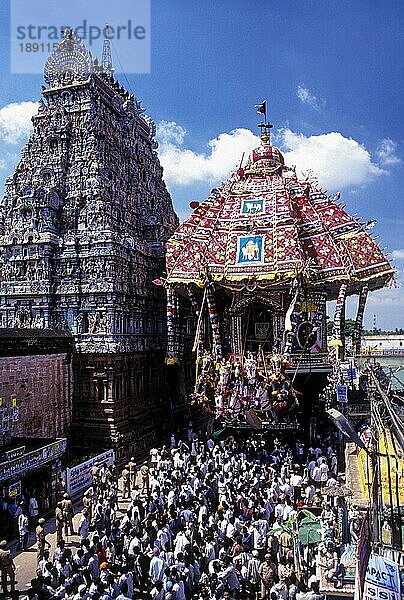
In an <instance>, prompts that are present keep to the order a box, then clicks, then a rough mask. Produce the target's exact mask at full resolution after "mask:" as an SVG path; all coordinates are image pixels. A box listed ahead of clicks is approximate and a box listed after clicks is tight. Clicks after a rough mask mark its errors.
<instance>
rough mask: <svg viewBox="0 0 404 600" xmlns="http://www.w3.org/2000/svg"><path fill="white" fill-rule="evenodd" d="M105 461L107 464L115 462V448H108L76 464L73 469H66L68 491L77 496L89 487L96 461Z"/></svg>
mask: <svg viewBox="0 0 404 600" xmlns="http://www.w3.org/2000/svg"><path fill="white" fill-rule="evenodd" d="M96 462H97V463H103V464H105V465H107V466H109V465H112V464H113V463H114V462H115V453H114V451H113V450H107V451H106V452H103V453H102V454H98V455H97V456H93V457H92V458H90V459H89V460H86V462H84V463H81V464H79V465H76V466H75V467H72V468H71V469H69V468H67V469H66V488H67V493H68V494H69V495H70V496H73V497H74V496H76V495H77V494H79V493H80V492H81V491H82V490H84V489H86V488H88V487H89V486H90V485H91V483H92V479H91V473H90V470H91V467H92V466H93V465H94V463H96Z"/></svg>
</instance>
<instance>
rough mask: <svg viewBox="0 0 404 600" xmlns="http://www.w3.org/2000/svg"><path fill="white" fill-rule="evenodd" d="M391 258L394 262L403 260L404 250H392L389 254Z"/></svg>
mask: <svg viewBox="0 0 404 600" xmlns="http://www.w3.org/2000/svg"><path fill="white" fill-rule="evenodd" d="M391 258H393V259H395V260H404V248H400V249H398V250H393V252H392V253H391Z"/></svg>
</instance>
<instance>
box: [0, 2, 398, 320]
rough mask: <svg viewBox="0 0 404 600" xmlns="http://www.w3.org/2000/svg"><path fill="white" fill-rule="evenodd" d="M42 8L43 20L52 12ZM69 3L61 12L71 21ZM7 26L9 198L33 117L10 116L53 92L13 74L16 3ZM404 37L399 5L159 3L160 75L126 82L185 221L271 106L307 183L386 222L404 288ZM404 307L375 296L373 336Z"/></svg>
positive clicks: (0, 171)
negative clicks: (148, 119) (147, 122)
mask: <svg viewBox="0 0 404 600" xmlns="http://www.w3.org/2000/svg"><path fill="white" fill-rule="evenodd" d="M35 4H37V5H38V11H39V12H40V11H41V10H42V9H41V1H40V0H36V2H34V6H35ZM63 5H64V2H58V3H57V6H58V7H59V10H60V13H61V14H63V11H64V8H63ZM70 5H71V3H66V5H65V9H66V14H68V7H69V6H70ZM94 6H97V3H95V2H94ZM108 6H109V7H110V12H111V16H110V19H111V20H110V22H113V19H117V18H119V17H122V19H123V20H125V19H126V15H125V19H124V16H123V15H122V14H118V12H119V11H118V4H117V3H116V2H114V1H113V0H111V1H110V2H109V3H108ZM130 7H131V4H130V3H128V11H130ZM0 18H1V36H0V43H1V56H2V60H1V64H0V69H1V73H0V74H1V81H2V86H1V89H0V186H1V187H2V186H3V180H4V178H5V177H6V176H7V175H8V174H10V173H11V172H12V167H13V165H14V163H15V161H16V157H17V156H18V154H19V151H20V149H21V147H22V145H23V142H24V135H26V134H25V131H24V127H25V129H26V125H24V114H26V112H27V111H28V109H29V106H28V105H23V106H22V109H20V112H18V110H19V109H18V107H14V108H13V109H10V108H9V109H8V111H7V107H8V105H9V104H10V103H21V102H24V101H36V100H38V98H39V96H40V92H39V88H40V86H41V85H42V83H43V81H42V77H41V75H40V74H34V75H16V74H11V73H10V51H9V41H10V28H9V7H8V4H7V2H3V3H1V6H0ZM403 29H404V4H403V3H402V2H400V1H399V0H397V1H392V0H386V1H385V2H383V3H376V2H370V1H369V0H367V1H362V0H351V1H350V2H348V1H346V0H335V1H327V0H311V1H309V0H300V1H286V2H283V3H275V2H273V1H264V2H261V3H259V2H253V1H250V0H244V1H239V0H215V1H209V0H199V2H189V1H186V0H153V1H152V6H151V26H150V32H149V33H150V36H151V44H150V48H151V68H150V73H147V74H134V73H130V72H129V70H130V67H129V69H128V67H127V68H126V70H127V79H128V82H129V84H128V83H127V82H126V81H125V79H124V77H123V76H122V75H118V77H119V78H120V79H121V81H122V83H124V84H126V85H127V86H128V85H130V87H131V88H132V90H133V91H134V93H135V95H136V96H137V97H138V98H140V99H142V101H143V104H144V106H145V107H146V110H147V112H148V114H150V115H151V116H152V117H153V119H154V120H155V121H156V123H157V125H158V133H159V139H160V155H161V160H162V163H163V166H164V167H165V172H166V175H167V183H168V186H169V189H170V191H171V193H172V196H173V200H174V204H175V206H176V208H177V211H178V213H179V214H180V216H181V217H182V218H183V217H185V216H186V214H187V213H188V212H189V202H190V201H191V200H194V199H199V200H202V199H203V198H204V197H206V195H207V193H208V192H209V191H210V189H211V188H212V187H214V186H216V185H218V184H219V183H220V181H221V180H222V179H223V178H225V177H226V175H227V173H228V171H229V170H230V169H231V168H233V167H234V166H235V164H236V163H237V162H238V161H239V160H240V159H241V156H242V152H243V150H244V149H245V151H246V152H248V151H249V150H250V147H251V146H252V145H254V143H255V141H256V140H255V137H254V135H255V134H256V133H257V129H256V124H257V123H258V120H259V118H258V115H257V114H256V113H255V110H254V104H255V103H257V102H259V101H261V100H262V99H264V98H266V99H267V104H268V107H269V115H270V119H271V121H272V123H274V138H275V139H276V143H277V144H279V145H280V147H281V148H282V149H283V150H284V151H285V154H286V157H287V159H288V161H289V162H293V164H297V166H298V168H299V169H300V170H302V171H304V170H306V169H307V168H309V167H311V169H312V170H313V171H314V172H315V173H316V172H317V173H318V174H319V177H320V176H321V177H320V181H321V183H322V184H323V185H324V186H326V187H327V189H328V191H329V192H330V193H334V192H337V191H341V199H342V201H343V202H345V203H346V206H347V209H348V210H349V212H351V213H358V215H359V216H361V217H363V219H364V220H365V221H367V220H369V219H376V220H377V225H376V227H375V228H374V230H373V232H374V234H375V235H377V236H380V239H381V241H382V244H381V245H382V246H383V247H387V250H388V251H389V252H390V253H393V256H394V257H395V258H394V261H393V262H394V264H395V266H396V268H397V270H398V279H402V278H403V277H402V275H403V270H404V240H403V235H402V233H403V226H404V214H403V210H402V199H401V197H402V178H403V147H404V146H403V143H404V119H403V100H402V99H403V98H404V75H403V56H404V48H403V46H404V43H403V39H404V38H403V35H402V31H403ZM94 47H95V48H96V46H94ZM94 47H93V49H94ZM96 49H97V48H96ZM115 49H116V51H117V52H118V54H119V52H120V49H119V47H118V45H117V46H116V48H115ZM96 53H97V52H96ZM98 53H100V45H99V46H98ZM113 54H115V51H114V52H113ZM113 58H114V62H115V64H116V65H117V70H118V71H119V62H118V58H117V57H116V56H113ZM122 58H123V57H122ZM127 58H128V57H127V55H125V64H126V65H127V64H128V63H127ZM121 62H122V61H121ZM5 107H6V108H5ZM25 109H27V110H25ZM21 112H24V114H21ZM13 118H16V124H15V128H14V129H12V130H11V131H10V127H9V126H8V125H7V123H8V121H9V120H10V121H12V119H13ZM331 133H333V134H334V135H330V134H331ZM212 140H213V141H212ZM209 143H210V145H209ZM403 308H404V294H403V291H402V289H388V290H383V291H382V292H380V293H377V294H372V296H371V298H370V302H369V305H368V308H367V312H366V324H367V325H368V326H369V325H370V324H371V323H372V321H373V314H376V317H377V325H378V326H380V327H385V328H394V327H402V326H404V323H403V312H404V311H403Z"/></svg>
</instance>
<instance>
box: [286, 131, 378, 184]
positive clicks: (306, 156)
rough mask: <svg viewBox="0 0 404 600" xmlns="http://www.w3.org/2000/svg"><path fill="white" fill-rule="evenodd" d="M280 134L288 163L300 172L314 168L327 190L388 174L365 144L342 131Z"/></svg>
mask: <svg viewBox="0 0 404 600" xmlns="http://www.w3.org/2000/svg"><path fill="white" fill-rule="evenodd" d="M279 138H280V140H281V143H282V144H281V145H282V147H283V148H284V149H285V152H284V157H285V162H286V164H288V165H295V166H296V167H297V170H298V171H299V174H300V175H302V174H303V173H304V172H307V171H309V170H312V171H313V172H314V174H315V175H316V176H317V177H318V180H319V182H320V183H321V185H323V186H324V187H325V188H326V189H328V190H335V189H339V188H346V187H349V186H353V185H363V184H365V183H367V182H368V181H369V179H371V178H373V177H375V176H379V175H384V174H386V171H384V170H383V169H381V168H380V167H378V166H377V165H376V164H374V163H373V162H372V158H371V156H370V154H369V152H368V151H367V150H366V148H364V147H363V146H362V145H361V144H359V142H357V141H356V140H354V139H352V138H346V137H344V136H343V135H342V134H341V133H339V132H335V131H334V132H331V133H323V134H320V135H312V136H309V137H306V136H305V135H303V134H301V133H294V132H293V131H291V130H290V129H283V130H281V131H280V132H279Z"/></svg>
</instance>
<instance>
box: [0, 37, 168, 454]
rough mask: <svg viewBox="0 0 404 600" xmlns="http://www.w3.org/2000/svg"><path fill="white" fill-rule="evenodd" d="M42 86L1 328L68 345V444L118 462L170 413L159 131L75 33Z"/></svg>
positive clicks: (11, 243)
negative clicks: (111, 452)
mask: <svg viewBox="0 0 404 600" xmlns="http://www.w3.org/2000/svg"><path fill="white" fill-rule="evenodd" d="M44 78H45V82H46V84H47V86H46V87H45V86H43V87H42V90H41V91H42V98H41V100H40V104H39V109H38V113H37V114H36V115H35V116H34V117H33V134H32V135H31V137H30V139H29V141H28V142H27V144H26V146H25V147H24V149H23V150H22V154H21V160H20V162H19V163H18V165H17V167H16V170H15V172H14V174H13V175H12V176H11V177H9V178H8V179H7V181H6V190H5V194H4V198H3V201H2V203H1V207H0V249H1V261H2V262H1V282H0V319H1V326H2V327H3V328H17V329H21V328H29V329H31V328H34V329H44V328H45V329H52V330H57V331H58V330H59V331H66V332H70V333H71V334H72V335H73V338H74V350H75V351H74V353H73V379H74V386H73V390H74V391H73V415H72V418H73V421H72V426H71V429H70V439H71V441H72V444H73V445H75V444H76V445H78V446H85V447H87V446H88V447H89V448H90V447H91V448H94V447H95V448H97V449H99V448H104V447H106V446H110V445H111V444H112V445H113V446H114V447H115V448H116V451H117V458H118V461H119V462H120V461H122V460H124V459H125V458H126V457H127V456H128V455H130V453H131V451H132V448H133V447H134V446H136V445H138V446H142V444H143V445H145V444H148V443H149V442H150V440H151V439H152V437H153V435H154V433H155V425H157V422H159V425H161V417H159V418H158V420H156V421H155V419H154V414H155V413H157V412H159V411H160V410H162V408H163V407H162V404H163V403H164V402H166V404H167V406H169V403H168V394H167V383H166V377H164V375H163V369H164V349H165V337H166V336H165V325H164V315H165V293H164V289H163V288H162V287H158V286H156V285H154V284H153V280H155V279H157V278H159V277H161V273H162V270H163V268H164V244H165V241H166V240H167V239H168V238H169V237H170V235H171V234H172V233H173V231H174V230H175V228H176V226H177V225H178V219H177V216H176V214H175V212H174V209H173V206H172V201H171V198H170V195H169V193H168V191H167V189H166V187H165V184H164V182H163V179H162V168H161V166H160V164H159V161H158V158H157V154H156V148H157V143H156V141H155V139H154V135H155V125H154V123H153V121H152V120H151V119H150V118H149V117H148V116H146V115H145V114H144V109H143V108H142V107H141V105H140V102H139V101H138V100H136V98H135V97H134V96H133V94H131V93H129V92H127V91H126V90H125V89H123V87H122V86H121V85H120V84H119V83H118V82H117V81H116V80H115V79H114V77H113V73H112V70H111V68H110V65H108V66H107V67H106V68H104V67H103V66H101V65H100V64H99V63H98V61H97V59H95V60H93V58H92V56H91V53H90V52H89V51H88V50H87V49H86V48H85V46H84V45H83V44H82V43H81V42H80V40H79V39H77V38H76V37H75V36H74V33H73V32H72V30H70V29H67V30H66V31H65V32H64V33H63V38H62V40H61V42H60V43H59V45H58V47H57V48H56V49H55V50H54V52H53V53H52V54H51V55H50V57H49V58H48V60H47V62H46V64H45V70H44ZM166 408H167V407H166Z"/></svg>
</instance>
